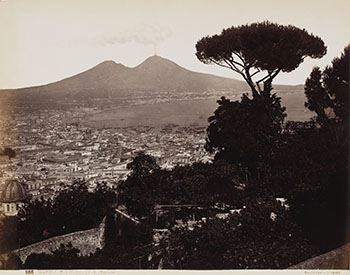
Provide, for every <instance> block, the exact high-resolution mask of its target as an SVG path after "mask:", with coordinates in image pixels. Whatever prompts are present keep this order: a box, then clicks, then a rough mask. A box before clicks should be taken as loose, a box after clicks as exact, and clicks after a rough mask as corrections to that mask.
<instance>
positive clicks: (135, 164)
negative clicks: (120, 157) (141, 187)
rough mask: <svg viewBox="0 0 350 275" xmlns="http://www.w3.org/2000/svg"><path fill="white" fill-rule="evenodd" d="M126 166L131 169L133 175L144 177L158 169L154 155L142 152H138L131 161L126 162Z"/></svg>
mask: <svg viewBox="0 0 350 275" xmlns="http://www.w3.org/2000/svg"><path fill="white" fill-rule="evenodd" d="M127 168H128V169H129V170H132V173H133V174H134V175H137V176H139V177H144V176H146V175H149V174H151V173H153V172H154V171H156V170H159V168H160V167H159V165H158V164H157V161H156V159H155V158H154V157H152V156H150V155H146V154H145V153H144V152H139V153H138V154H137V155H136V156H135V157H134V158H133V161H132V162H130V163H128V165H127Z"/></svg>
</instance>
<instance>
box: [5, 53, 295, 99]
mask: <svg viewBox="0 0 350 275" xmlns="http://www.w3.org/2000/svg"><path fill="white" fill-rule="evenodd" d="M301 88H302V86H283V85H279V86H276V90H283V91H285V90H301ZM247 89H248V87H247V85H246V83H245V82H243V81H240V80H236V79H231V78H224V77H219V76H215V75H210V74H204V73H198V72H193V71H190V70H187V69H185V68H182V67H180V66H179V65H177V64H176V63H174V62H172V61H170V60H168V59H165V58H162V57H159V56H151V57H149V58H147V59H146V60H145V61H144V62H142V63H141V64H140V65H138V66H136V67H134V68H129V67H126V66H124V65H122V64H118V63H115V62H114V61H105V62H102V63H100V64H98V65H97V66H95V67H93V68H91V69H89V70H87V71H85V72H82V73H79V74H77V75H74V76H72V77H68V78H65V79H63V80H60V81H57V82H54V83H50V84H47V85H42V86H35V87H28V88H21V89H17V90H7V92H10V94H11V96H13V95H14V94H13V92H15V91H18V92H25V93H21V94H17V93H16V97H32V96H33V95H35V96H39V98H41V99H44V98H54V99H58V100H64V99H65V98H70V99H87V98H106V97H119V96H125V95H131V94H135V93H137V94H139V93H146V94H147V95H149V93H150V92H152V91H158V92H159V91H162V92H167V93H183V92H191V93H199V94H200V93H203V92H205V91H226V92H228V91H229V92H234V93H238V92H243V91H247ZM2 92H3V93H4V91H2ZM28 99H30V98H28ZM37 99H38V98H37Z"/></svg>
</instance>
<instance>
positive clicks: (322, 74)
mask: <svg viewBox="0 0 350 275" xmlns="http://www.w3.org/2000/svg"><path fill="white" fill-rule="evenodd" d="M349 51H350V45H348V46H347V47H346V48H345V49H344V52H343V53H342V55H341V57H339V58H335V59H334V60H333V61H332V65H331V66H327V67H326V68H325V69H324V70H323V71H321V70H320V68H318V67H316V68H314V69H313V71H312V72H311V74H310V76H309V78H308V79H307V80H306V83H305V95H306V97H307V102H306V103H305V106H306V107H308V108H309V109H310V110H311V111H315V112H316V114H317V118H316V119H317V122H318V123H320V124H324V123H327V122H328V121H329V120H336V121H338V122H344V123H348V121H349V93H350V91H349V75H350V72H349V68H350V56H349Z"/></svg>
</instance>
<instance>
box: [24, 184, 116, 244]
mask: <svg viewBox="0 0 350 275" xmlns="http://www.w3.org/2000/svg"><path fill="white" fill-rule="evenodd" d="M115 202H116V195H115V192H114V191H113V190H111V189H109V188H108V187H106V186H105V185H104V184H101V185H99V186H98V187H97V188H96V190H95V191H94V192H89V191H88V189H87V187H86V185H85V184H84V183H83V182H75V183H74V184H72V185H71V186H70V187H69V188H68V189H66V190H64V191H62V192H60V194H59V195H58V196H57V197H56V198H55V200H54V201H51V200H48V201H45V200H37V201H34V202H28V203H26V204H25V206H24V208H23V209H22V210H21V211H20V213H19V215H18V235H19V236H18V237H19V238H20V240H21V246H25V245H28V244H31V243H35V242H38V241H41V240H44V239H47V238H50V237H53V236H57V235H62V234H67V233H70V232H74V231H79V230H86V229H90V228H93V227H96V226H97V225H98V224H99V223H100V222H101V221H102V219H103V217H104V216H105V215H106V212H107V210H108V209H109V207H110V206H111V205H112V204H114V203H115ZM33 224H35V226H32V225H33Z"/></svg>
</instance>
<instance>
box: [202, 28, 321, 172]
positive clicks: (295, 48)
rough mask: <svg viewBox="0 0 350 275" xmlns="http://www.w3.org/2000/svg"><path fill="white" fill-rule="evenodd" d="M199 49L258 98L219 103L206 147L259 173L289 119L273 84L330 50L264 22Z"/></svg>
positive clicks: (211, 40)
mask: <svg viewBox="0 0 350 275" xmlns="http://www.w3.org/2000/svg"><path fill="white" fill-rule="evenodd" d="M196 49H197V52H196V56H197V58H198V59H199V60H200V61H202V62H204V63H214V64H217V65H219V66H223V67H225V68H228V69H231V70H233V71H234V72H236V73H239V74H240V75H241V76H242V77H243V78H244V80H245V81H246V82H247V84H248V85H249V86H250V88H251V91H252V94H253V98H249V97H248V96H247V95H243V97H242V99H241V101H240V102H239V101H235V102H230V101H229V100H226V99H225V98H222V99H221V100H220V101H218V103H219V107H218V109H217V110H216V111H215V114H214V116H212V117H210V118H209V122H210V125H209V127H208V129H207V132H208V138H207V144H206V148H207V149H208V150H209V151H213V150H217V151H218V154H217V157H218V158H224V159H226V160H229V161H230V162H238V163H242V164H244V165H246V166H247V167H249V169H250V170H251V172H253V173H254V172H256V171H254V170H255V168H256V167H257V166H259V162H261V161H262V160H263V159H267V158H269V157H270V154H271V150H272V149H273V148H272V147H273V146H274V144H275V143H276V139H277V138H278V136H279V134H280V132H281V129H282V124H283V120H284V118H285V116H286V114H285V108H284V107H282V106H281V102H280V98H278V97H277V96H276V94H271V90H272V89H273V88H272V81H273V79H274V78H275V77H276V76H277V75H278V74H279V73H280V72H281V71H282V72H290V71H293V70H294V69H296V68H297V67H298V66H299V64H300V63H301V62H303V60H304V59H305V58H306V57H308V56H310V57H312V58H320V57H322V56H323V55H324V54H325V53H326V47H325V46H324V43H323V41H322V40H321V39H320V38H319V37H316V36H313V35H310V34H308V33H307V32H306V31H305V30H301V29H298V28H296V27H294V26H281V25H278V24H273V23H270V22H262V23H254V24H251V25H242V26H238V27H231V28H229V29H224V30H223V31H222V33H221V34H220V35H214V36H211V37H209V36H207V37H204V38H202V39H201V40H199V41H198V42H197V44H196ZM252 70H253V71H252ZM258 76H259V77H260V78H259V79H256V80H255V78H257V77H258ZM261 84H263V85H262V86H261Z"/></svg>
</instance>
